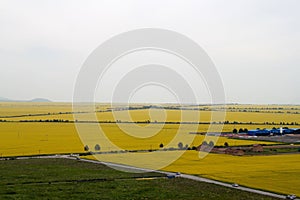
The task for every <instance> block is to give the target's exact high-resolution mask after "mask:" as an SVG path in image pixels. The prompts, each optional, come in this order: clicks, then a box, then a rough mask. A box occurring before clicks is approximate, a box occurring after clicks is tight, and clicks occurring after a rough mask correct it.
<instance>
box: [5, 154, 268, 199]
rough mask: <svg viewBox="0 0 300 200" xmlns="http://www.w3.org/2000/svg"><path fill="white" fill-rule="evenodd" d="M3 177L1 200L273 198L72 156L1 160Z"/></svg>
mask: <svg viewBox="0 0 300 200" xmlns="http://www.w3.org/2000/svg"><path fill="white" fill-rule="evenodd" d="M146 177H157V178H156V179H151V178H149V179H146ZM139 178H144V179H139ZM0 180H1V181H0V199H181V200H183V199H231V200H232V199H255V200H257V199H273V198H269V197H266V196H261V195H257V194H252V193H248V192H243V191H239V190H235V189H232V188H225V187H221V186H217V185H212V184H207V183H201V182H196V181H191V180H188V179H182V178H176V179H166V178H165V177H163V175H161V174H157V173H125V172H120V171H116V170H114V169H111V168H109V167H106V166H103V165H99V164H92V163H85V162H81V161H76V160H67V159H29V160H9V161H0Z"/></svg>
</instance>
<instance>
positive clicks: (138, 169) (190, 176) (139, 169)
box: [81, 159, 299, 200]
mask: <svg viewBox="0 0 300 200" xmlns="http://www.w3.org/2000/svg"><path fill="white" fill-rule="evenodd" d="M81 160H82V161H84V162H90V163H98V164H105V165H107V166H109V167H117V168H122V169H125V170H135V171H140V172H143V171H144V172H149V171H152V172H157V173H163V174H170V172H165V171H157V170H154V171H153V170H149V169H143V168H137V167H132V166H127V165H121V164H115V163H108V162H101V161H95V160H87V159H81ZM180 177H182V178H187V179H191V180H194V181H200V182H205V183H211V184H216V185H220V186H224V187H229V188H234V189H237V190H243V191H247V192H252V193H257V194H261V195H266V196H270V197H275V198H280V199H285V198H286V196H285V195H280V194H276V193H271V192H265V191H261V190H257V189H252V188H248V187H243V186H239V187H233V186H232V185H231V184H228V183H223V182H220V181H215V180H212V179H207V178H202V177H199V176H193V175H189V174H181V175H180ZM297 200H299V199H297Z"/></svg>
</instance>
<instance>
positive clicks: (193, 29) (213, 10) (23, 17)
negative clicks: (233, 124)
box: [0, 0, 300, 104]
mask: <svg viewBox="0 0 300 200" xmlns="http://www.w3.org/2000/svg"><path fill="white" fill-rule="evenodd" d="M299 10H300V1H298V0H207V1H199V0H195V1H186V0H182V1H174V0H170V1H167V0H165V1H161V0H151V1H149V0H144V1H142V0H136V1H130V0H127V1H126V0H120V1H113V0H108V1H74V0H72V1H71V0H70V1H58V0H57V1H55V0H49V1H47V0H35V1H33V0H27V1H21V0H20V1H16V0H7V1H6V0H0V97H7V98H11V99H31V98H36V97H44V98H49V99H51V100H54V101H71V100H72V95H73V88H74V83H75V81H76V77H77V74H78V72H79V70H80V67H81V65H82V64H83V62H84V61H85V59H86V58H87V56H88V55H89V54H90V53H91V52H92V51H93V50H94V49H95V48H96V47H97V46H99V45H100V44H101V43H102V42H104V41H105V40H107V39H109V38H111V37H112V36H114V35H116V34H119V33H122V32H125V31H129V30H132V29H137V28H145V27H154V28H164V29H170V30H174V31H177V32H179V33H182V34H184V35H186V36H188V37H189V38H191V39H192V40H194V41H196V42H197V43H198V44H199V45H200V46H202V47H203V48H204V49H205V51H206V52H207V53H208V55H209V56H210V57H211V58H212V60H213V61H214V63H215V65H216V67H217V69H218V70H219V73H220V75H221V77H222V80H223V83H224V87H225V92H226V98H227V101H228V102H238V103H284V104H290V103H292V104H299V103H300V93H299V85H300V79H299V74H300V12H299ZM159 93H160V92H159ZM155 94H156V93H155V92H154V93H153V94H151V95H155ZM140 100H142V97H141V99H140ZM145 100H146V99H145Z"/></svg>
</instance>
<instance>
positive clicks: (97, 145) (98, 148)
mask: <svg viewBox="0 0 300 200" xmlns="http://www.w3.org/2000/svg"><path fill="white" fill-rule="evenodd" d="M83 149H84V151H89V150H90V147H89V146H88V145H85V146H84V147H83ZM94 150H95V151H100V150H101V147H100V145H99V144H96V145H95V146H94Z"/></svg>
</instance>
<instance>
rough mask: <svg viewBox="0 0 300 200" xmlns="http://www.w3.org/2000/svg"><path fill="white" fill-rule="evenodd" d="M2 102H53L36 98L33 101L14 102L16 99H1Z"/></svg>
mask: <svg viewBox="0 0 300 200" xmlns="http://www.w3.org/2000/svg"><path fill="white" fill-rule="evenodd" d="M0 102H52V101H50V100H49V99H45V98H34V99H31V100H14V99H8V98H5V97H0Z"/></svg>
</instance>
